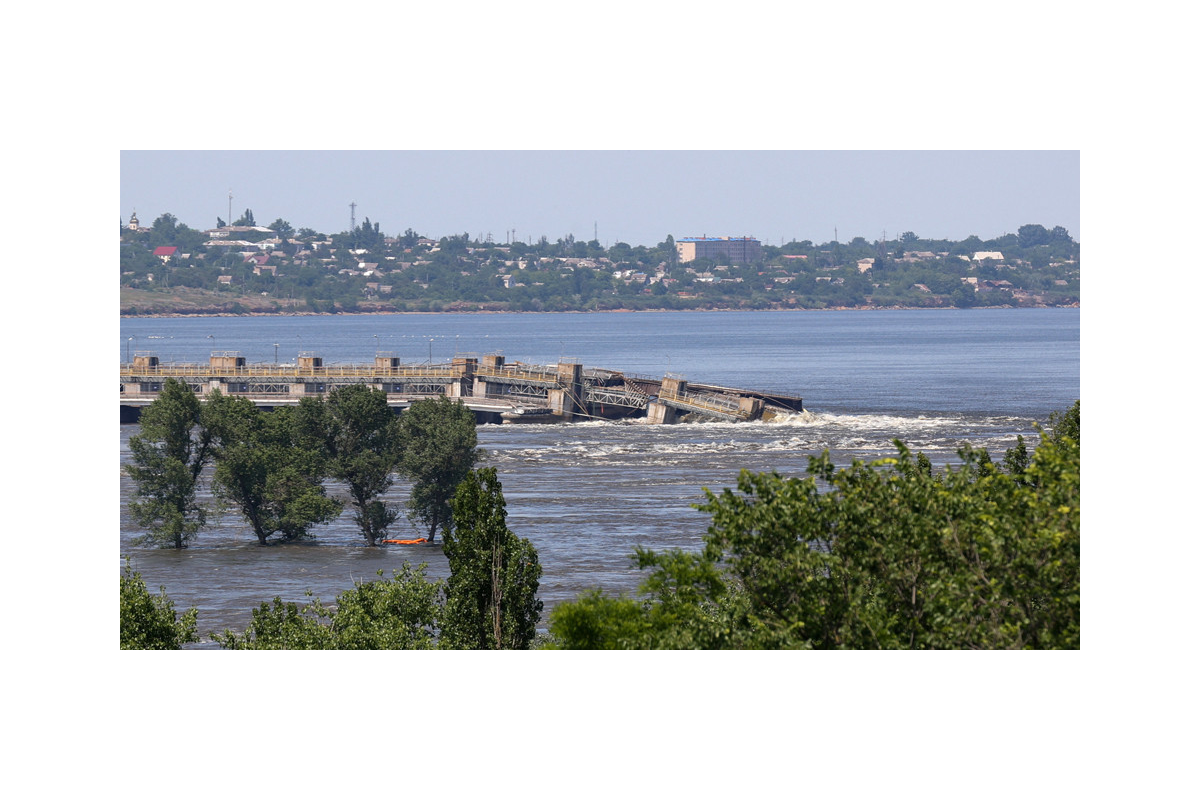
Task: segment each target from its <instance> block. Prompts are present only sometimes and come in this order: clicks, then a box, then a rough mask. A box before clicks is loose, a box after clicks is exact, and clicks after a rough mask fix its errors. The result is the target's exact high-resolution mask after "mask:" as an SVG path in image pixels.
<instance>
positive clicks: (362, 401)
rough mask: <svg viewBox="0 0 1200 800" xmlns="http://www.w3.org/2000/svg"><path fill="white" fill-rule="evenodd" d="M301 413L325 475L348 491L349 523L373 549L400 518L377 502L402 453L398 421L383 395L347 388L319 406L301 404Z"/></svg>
mask: <svg viewBox="0 0 1200 800" xmlns="http://www.w3.org/2000/svg"><path fill="white" fill-rule="evenodd" d="M301 407H302V414H304V415H305V424H304V427H305V428H306V429H307V430H308V431H313V432H314V433H316V434H317V435H319V436H320V438H321V443H322V445H323V447H324V448H325V451H326V455H327V466H326V472H327V473H328V474H329V476H330V477H332V478H334V479H336V480H339V481H344V482H345V483H346V484H347V486H348V487H349V489H350V497H351V499H352V502H353V507H354V521H355V522H356V523H357V524H358V526H359V528H360V529H361V530H362V534H363V536H365V537H366V539H367V544H368V545H369V546H371V547H374V546H375V545H376V544H377V542H378V540H379V539H382V538H383V537H384V536H385V535H386V530H387V527H388V526H389V525H391V524H392V522H394V521H395V520H396V517H398V516H399V514H400V509H399V508H398V507H397V506H393V505H386V504H384V502H383V501H382V500H380V499H379V498H380V497H382V496H383V495H384V494H386V492H387V490H388V489H389V488H391V486H392V483H393V479H392V473H393V470H395V469H396V467H397V465H398V463H399V461H400V455H401V452H402V449H403V447H402V445H403V439H402V436H401V429H400V421H399V419H398V418H397V417H396V414H395V413H394V412H393V411H392V409H391V408H389V407H388V404H387V395H386V394H385V393H384V392H382V391H380V390H378V389H373V388H371V387H370V386H367V385H365V384H350V385H348V386H340V387H338V388H336V389H334V390H333V391H331V392H330V393H329V395H328V397H327V398H326V399H325V400H324V402H323V403H322V401H320V400H317V399H315V398H305V399H304V400H302V401H301ZM314 423H316V424H314ZM314 429H315V430H314Z"/></svg>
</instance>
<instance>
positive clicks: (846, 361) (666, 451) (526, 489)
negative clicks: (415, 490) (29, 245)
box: [119, 309, 1080, 646]
mask: <svg viewBox="0 0 1200 800" xmlns="http://www.w3.org/2000/svg"><path fill="white" fill-rule="evenodd" d="M119 344H120V360H122V361H124V360H125V359H126V358H127V356H128V355H129V354H131V353H133V352H153V353H154V354H156V355H158V356H159V358H160V360H161V361H162V363H164V364H169V363H201V362H206V361H207V359H208V356H209V354H210V352H212V351H216V350H219V351H237V352H239V353H240V354H241V355H243V356H245V357H246V359H247V361H248V362H249V363H272V362H274V361H276V360H278V362H279V363H286V362H291V361H294V360H295V358H296V355H297V354H298V353H299V352H311V353H315V354H317V355H320V356H322V357H323V358H324V362H325V364H326V365H334V364H338V363H367V362H370V361H371V360H372V359H373V357H374V355H375V354H376V352H386V353H391V354H394V355H396V356H398V357H400V358H401V360H402V361H403V362H405V363H415V362H424V361H426V360H429V359H432V360H433V361H434V362H442V361H446V360H448V359H450V358H451V357H452V356H454V355H456V354H459V355H486V354H489V353H503V354H504V356H505V358H506V359H507V360H508V361H509V362H512V361H517V360H520V361H525V362H529V363H541V364H553V363H556V362H558V361H560V360H568V361H578V362H580V363H583V364H584V365H585V367H606V368H610V369H619V370H624V371H626V372H632V373H638V374H644V375H653V376H662V375H663V374H664V373H666V372H670V373H673V374H678V375H682V376H684V377H686V378H687V379H688V380H690V381H693V382H697V383H713V384H721V385H725V386H735V387H739V388H748V389H762V390H769V391H775V392H781V393H786V394H792V395H798V396H801V397H803V398H804V399H805V407H806V409H807V410H806V411H805V412H804V413H802V414H795V415H791V416H789V417H787V418H784V419H782V420H777V421H773V422H769V423H742V424H734V423H720V422H707V423H696V424H681V425H670V426H651V425H646V424H643V423H641V422H638V421H626V422H581V423H573V424H569V425H485V426H480V428H479V443H480V445H481V446H482V447H483V448H484V449H485V450H486V451H487V457H486V459H485V460H484V462H483V464H484V465H486V466H494V467H496V469H497V471H498V473H499V477H500V480H501V482H502V484H503V488H504V496H505V500H506V501H507V508H508V523H509V527H510V528H511V529H512V530H513V531H514V532H516V533H517V534H518V535H520V536H523V537H526V538H528V539H530V540H531V541H532V542H533V544H534V546H535V547H537V550H538V554H539V558H540V560H541V564H542V568H543V577H542V583H541V589H540V596H541V598H542V600H543V601H544V602H545V604H546V608H547V611H548V610H549V609H550V608H551V607H552V606H553V605H555V604H556V603H559V602H562V601H564V600H569V599H573V598H574V597H575V596H576V595H578V594H579V593H580V592H582V591H584V590H586V589H589V588H592V587H596V586H599V587H603V588H604V589H606V590H609V591H613V592H619V591H625V592H629V593H633V592H635V591H636V589H637V586H638V584H639V582H640V580H641V578H642V575H641V574H640V573H639V572H638V571H637V570H636V569H634V568H633V567H632V564H631V561H630V559H629V554H630V553H632V551H633V549H634V547H635V546H637V545H642V546H646V547H651V548H655V549H666V548H689V549H690V548H697V547H698V546H699V545H700V543H701V539H702V537H703V535H704V532H705V529H706V526H707V521H708V520H707V517H706V516H705V515H704V514H702V513H700V512H699V511H696V510H695V509H693V508H692V504H694V503H697V502H700V501H702V499H703V491H702V488H701V487H708V488H710V489H712V490H714V491H719V490H720V489H721V488H723V487H726V486H733V485H734V484H735V482H736V480H737V475H738V472H739V470H741V469H743V468H744V469H749V470H752V471H767V470H776V471H778V472H780V473H782V474H785V475H796V476H802V475H803V474H804V469H805V467H806V465H807V461H808V457H809V456H811V455H816V454H819V453H820V452H821V451H822V450H826V449H828V450H829V451H830V452H831V455H832V457H833V458H834V460H835V462H836V463H838V464H840V465H845V464H849V463H850V462H851V460H853V459H869V458H874V457H878V456H881V455H890V454H892V453H894V448H893V446H892V444H891V442H892V440H893V439H896V438H899V439H901V440H903V441H905V442H906V443H907V444H908V445H909V446H910V447H912V448H913V449H914V450H919V451H921V452H924V453H925V454H926V455H927V456H929V458H930V459H931V460H932V461H933V462H934V463H935V464H945V463H954V462H955V461H956V458H955V450H956V449H957V448H958V447H959V446H960V445H961V444H963V443H970V444H972V445H978V446H984V447H987V448H988V449H989V450H990V451H991V452H992V454H993V457H997V456H1000V455H1002V453H1003V451H1004V450H1005V449H1006V448H1008V447H1011V446H1012V445H1013V444H1014V443H1015V441H1016V437H1017V435H1024V436H1025V437H1026V439H1027V440H1028V441H1029V442H1030V444H1031V445H1032V444H1033V443H1034V442H1036V433H1035V431H1034V428H1033V423H1035V422H1038V423H1041V422H1044V421H1045V420H1046V418H1047V417H1048V416H1049V415H1050V414H1051V413H1052V412H1056V411H1063V410H1065V409H1067V408H1069V407H1070V406H1071V404H1072V403H1074V402H1075V400H1076V399H1078V398H1079V392H1080V389H1079V380H1080V378H1079V310H1078V309H971V310H938V311H919V310H904V311H869V312H864V311H827V312H812V311H809V312H688V313H666V312H664V313H652V312H641V313H602V314H403V315H378V316H375V315H362V316H334V317H324V316H311V317H250V318H240V317H229V318H178V319H176V318H169V319H168V318H142V319H139V318H128V319H122V321H121V339H120V342H119ZM119 427H120V434H121V435H120V442H121V447H120V458H121V462H122V464H123V463H125V462H126V461H127V460H128V456H129V452H128V440H129V436H130V435H132V434H134V433H136V432H137V426H136V425H120V426H119ZM132 489H133V486H132V483H131V482H130V481H129V479H128V478H127V477H125V475H124V472H123V471H122V473H121V533H120V536H121V546H120V552H121V557H122V563H124V559H125V558H126V557H128V558H130V560H131V561H132V563H133V565H134V567H135V568H136V569H137V570H138V571H140V572H141V573H142V575H143V577H144V578H145V579H146V582H147V584H148V585H149V586H150V587H151V588H152V589H157V587H158V586H160V585H162V586H165V587H166V590H167V593H168V595H170V597H171V598H172V600H174V602H175V605H176V608H177V609H184V608H188V607H191V606H196V607H197V608H198V609H199V628H200V631H201V632H202V633H206V632H208V631H212V630H223V629H225V628H234V629H238V630H241V629H243V628H244V627H245V626H246V625H247V624H248V622H249V619H250V609H252V608H254V607H257V605H258V604H259V603H261V602H263V601H269V600H270V599H271V598H273V597H275V596H277V595H278V596H280V597H282V598H283V599H284V600H288V601H295V602H298V603H304V602H307V599H308V598H307V597H306V592H307V591H311V592H312V593H313V594H314V595H315V596H317V597H320V598H321V599H322V600H324V601H328V602H332V601H333V600H334V599H335V598H336V596H337V594H338V593H340V592H342V591H344V590H345V589H348V588H350V587H351V586H352V585H353V583H354V582H355V581H358V580H366V579H371V578H374V577H375V575H376V572H377V571H378V570H383V571H384V574H385V575H390V573H391V570H393V569H397V568H398V567H399V565H400V564H401V563H402V562H404V561H412V562H414V563H420V562H426V563H428V565H429V568H428V574H429V575H430V576H432V577H445V576H446V575H447V573H448V570H447V566H446V559H445V556H444V555H443V553H442V551H441V547H440V545H438V544H434V545H429V546H411V547H381V548H369V547H366V546H365V545H364V540H363V539H362V537H361V535H360V534H358V533H357V530H356V528H355V526H354V523H353V521H352V520H351V519H350V513H349V511H347V512H345V513H344V514H343V516H342V517H341V518H340V519H338V520H337V521H335V522H334V523H332V524H330V525H326V526H319V527H317V528H315V529H314V533H315V538H314V539H313V540H312V541H311V542H304V543H297V544H287V545H276V546H270V547H259V546H258V544H257V540H256V539H255V537H254V535H253V533H252V532H251V531H250V530H249V529H248V527H247V526H246V525H245V524H244V523H243V522H242V521H241V520H240V519H239V518H238V517H237V515H236V514H235V513H233V512H227V513H224V514H221V515H218V516H214V518H213V519H212V520H211V522H212V524H211V525H210V527H209V528H208V529H206V530H204V531H203V532H201V534H200V536H199V538H198V539H197V540H196V541H195V543H194V545H193V546H192V547H190V548H188V549H186V550H182V551H176V550H158V549H153V548H139V547H134V546H133V544H132V540H133V538H134V537H135V536H136V535H137V534H138V533H139V531H138V529H137V528H136V526H135V525H134V524H133V522H132V521H131V520H130V519H129V517H128V514H127V513H126V509H127V504H128V501H129V498H130V495H131V492H132ZM331 489H332V490H333V492H334V494H337V493H338V490H337V487H336V486H334V485H331ZM407 491H408V486H407V484H405V483H403V482H398V483H397V484H396V486H395V487H394V488H393V492H392V495H393V497H392V498H391V499H394V500H395V501H397V502H402V501H403V499H404V498H405V497H406V495H407ZM397 524H398V525H399V526H400V527H399V528H398V530H397V532H398V533H407V532H408V531H409V530H410V529H408V528H406V527H404V524H402V523H397ZM544 622H545V616H543V624H544ZM209 646H211V645H209Z"/></svg>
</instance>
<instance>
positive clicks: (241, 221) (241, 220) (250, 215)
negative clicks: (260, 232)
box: [233, 208, 255, 228]
mask: <svg viewBox="0 0 1200 800" xmlns="http://www.w3.org/2000/svg"><path fill="white" fill-rule="evenodd" d="M233 224H234V225H238V226H242V225H245V226H247V227H250V228H253V227H255V225H254V212H253V211H251V210H250V209H248V208H247V209H246V210H245V211H244V212H243V213H242V216H240V217H238V218H237V219H236V220H234V222H233Z"/></svg>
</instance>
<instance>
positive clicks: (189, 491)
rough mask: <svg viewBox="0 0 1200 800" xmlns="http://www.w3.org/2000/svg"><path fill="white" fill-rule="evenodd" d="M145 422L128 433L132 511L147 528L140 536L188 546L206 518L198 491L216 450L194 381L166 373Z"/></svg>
mask: <svg viewBox="0 0 1200 800" xmlns="http://www.w3.org/2000/svg"><path fill="white" fill-rule="evenodd" d="M140 423H141V424H140V428H139V432H138V433H137V434H136V435H134V436H131V437H130V438H129V452H130V455H131V457H132V462H133V463H131V464H129V465H128V466H126V468H125V471H126V473H127V474H128V475H129V477H130V478H131V479H132V480H133V482H134V484H135V489H134V492H133V495H134V498H136V499H134V500H133V501H132V502H130V504H129V512H130V514H131V515H132V516H133V518H134V520H135V521H136V522H137V523H138V524H139V525H141V526H143V527H145V528H146V529H147V531H148V533H147V534H145V535H144V536H142V537H139V539H138V542H139V543H157V544H159V545H160V546H162V547H175V548H184V547H187V546H188V543H189V542H190V541H191V540H192V539H193V538H194V537H195V535H196V533H197V532H198V531H199V530H200V529H201V528H203V527H204V524H205V519H206V514H205V509H204V507H203V506H202V505H200V503H199V502H198V501H197V498H196V491H197V489H198V488H199V483H200V476H201V473H202V471H203V469H204V467H205V466H206V465H207V464H208V463H209V460H210V459H211V458H212V455H213V448H212V437H211V434H210V433H209V431H208V430H207V428H206V426H204V425H203V424H202V422H201V406H200V400H199V398H197V397H196V394H195V392H193V391H192V389H191V388H190V387H189V386H187V385H186V384H184V383H181V382H179V381H177V380H175V379H174V378H167V380H166V381H165V382H164V383H163V387H162V391H160V392H159V394H158V397H157V398H155V400H154V402H152V403H151V404H150V405H149V406H147V407H146V408H145V409H143V411H142V413H141V417H140Z"/></svg>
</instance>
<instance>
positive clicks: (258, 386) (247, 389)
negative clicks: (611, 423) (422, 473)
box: [121, 351, 803, 424]
mask: <svg viewBox="0 0 1200 800" xmlns="http://www.w3.org/2000/svg"><path fill="white" fill-rule="evenodd" d="M168 378H174V379H175V380H177V381H180V382H181V383H184V384H187V385H188V386H190V387H191V388H192V390H193V391H195V392H196V393H197V394H198V395H200V396H201V397H203V396H204V395H207V394H208V393H209V392H210V391H212V390H214V389H216V390H219V391H220V392H221V393H223V394H228V395H232V396H235V397H245V398H248V399H249V400H251V401H252V402H254V403H255V404H256V405H259V406H262V407H267V408H274V407H278V406H288V405H296V404H298V403H299V402H300V400H301V399H302V398H304V397H316V396H320V395H324V394H325V393H327V392H329V391H331V390H333V389H335V388H337V387H338V386H345V385H348V384H354V383H363V384H367V385H368V386H372V387H374V388H376V389H379V390H380V391H383V392H385V393H386V394H387V399H388V405H389V406H391V407H393V408H394V409H396V410H397V412H400V411H403V410H404V409H405V408H408V407H409V406H410V405H411V404H412V403H413V402H415V401H417V400H421V399H425V398H430V397H439V396H444V397H448V398H451V399H457V400H461V401H462V402H463V404H464V405H466V406H467V407H468V408H470V409H471V410H472V411H474V412H475V415H476V418H477V419H478V420H479V422H481V423H488V422H492V423H516V422H570V421H573V420H586V419H621V418H625V417H645V418H646V419H647V421H649V422H651V423H660V424H669V423H672V422H676V421H678V420H679V419H681V418H682V417H684V416H685V415H695V416H699V417H707V418H712V419H719V420H724V421H728V422H746V421H751V420H757V419H763V418H769V417H770V416H771V415H773V414H778V413H781V412H783V413H786V412H798V411H802V410H803V400H802V399H801V398H799V397H793V396H790V395H781V394H773V393H769V392H758V391H754V390H749V389H734V388H730V387H723V386H713V385H709V384H697V383H692V384H689V383H688V381H687V379H686V378H684V377H683V376H680V375H673V374H670V373H668V374H666V375H664V376H663V377H662V378H654V377H648V376H644V375H634V374H631V373H626V372H621V371H619V370H610V369H601V368H584V366H583V365H582V364H577V363H568V362H560V363H558V364H554V365H548V366H547V365H540V364H524V363H521V362H519V361H518V362H514V363H511V364H506V363H505V361H504V356H502V355H486V356H483V357H482V359H480V358H477V357H474V356H462V357H456V358H454V359H453V360H452V361H451V362H450V363H442V364H433V363H425V364H402V363H400V359H398V358H396V357H394V356H392V355H389V354H378V355H376V356H375V362H374V363H373V364H349V365H342V364H333V365H329V366H326V365H325V364H324V361H323V359H322V358H321V356H319V355H317V354H315V353H301V354H300V356H299V358H297V360H296V363H295V364H287V365H281V364H247V363H246V359H245V358H243V357H242V356H241V355H240V354H239V353H237V352H234V351H217V352H213V353H212V354H211V356H210V358H209V360H208V364H162V363H160V362H159V359H158V357H157V356H156V355H154V354H153V353H148V352H139V353H136V354H134V356H133V361H132V363H127V364H122V365H121V421H122V422H131V421H134V420H136V419H137V417H138V413H139V410H140V409H141V408H143V407H145V406H146V405H148V404H150V403H151V402H153V401H154V398H155V397H157V396H158V392H159V391H160V390H161V389H162V384H163V382H164V381H165V380H166V379H168Z"/></svg>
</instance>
